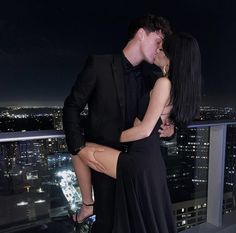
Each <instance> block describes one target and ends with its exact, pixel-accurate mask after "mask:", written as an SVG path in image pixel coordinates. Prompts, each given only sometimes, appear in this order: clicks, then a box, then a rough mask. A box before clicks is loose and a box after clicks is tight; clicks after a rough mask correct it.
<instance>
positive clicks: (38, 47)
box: [0, 0, 236, 107]
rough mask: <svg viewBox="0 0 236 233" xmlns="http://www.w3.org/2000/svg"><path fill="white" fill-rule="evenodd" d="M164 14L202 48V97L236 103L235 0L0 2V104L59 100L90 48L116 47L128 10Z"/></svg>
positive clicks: (101, 50)
mask: <svg viewBox="0 0 236 233" xmlns="http://www.w3.org/2000/svg"><path fill="white" fill-rule="evenodd" d="M147 12H150V13H154V14H157V15H160V16H164V17H166V18H167V19H168V20H169V21H170V23H171V26H172V29H173V31H186V32H189V33H191V34H192V35H194V36H195V37H196V38H197V39H198V41H199V45H200V48H201V53H202V68H203V93H204V98H203V104H211V105H218V104H223V105H224V106H226V105H231V106H233V107H236V101H235V100H236V76H235V67H236V45H235V44H236V13H235V12H236V5H235V3H234V1H233V0H232V1H227V0H225V1H209V0H208V1H207V0H205V1H202V0H199V1H193V0H192V1H191V0H183V1H181V0H178V1H169V0H163V1H157V0H156V1H147V0H146V1H140V2H139V1H129V2H128V3H127V2H125V1H107V2H102V1H96V2H95V1H94V2H92V1H79V0H78V1H72V0H71V1H70V0H67V1H65V0H64V1H60V0H57V1H50V0H16V1H11V0H7V1H1V2H0V81H1V82H0V106H7V105H19V106H22V105H41V106H42V105H44V106H45V105H47V106H48V105H62V104H63V100H64V99H65V97H66V96H67V95H68V93H69V91H70V88H71V86H72V84H73V83H74V81H75V79H76V75H77V73H78V72H79V71H80V70H81V68H82V66H83V64H84V61H85V59H86V58H87V56H88V55H89V54H105V53H111V52H119V51H121V49H122V48H123V47H124V45H125V44H126V32H127V26H128V23H129V21H130V19H132V18H133V17H136V16H139V15H143V14H146V13H147Z"/></svg>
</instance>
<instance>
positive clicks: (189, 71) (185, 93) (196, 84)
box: [163, 33, 201, 125]
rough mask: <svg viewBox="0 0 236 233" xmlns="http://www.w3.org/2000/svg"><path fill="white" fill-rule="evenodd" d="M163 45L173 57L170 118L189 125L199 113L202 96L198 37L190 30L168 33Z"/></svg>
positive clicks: (166, 52)
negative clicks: (188, 32) (193, 35)
mask: <svg viewBox="0 0 236 233" xmlns="http://www.w3.org/2000/svg"><path fill="white" fill-rule="evenodd" d="M163 49H164V52H165V54H166V56H167V57H168V58H169V59H170V68H169V79H170V81H171V84H172V85H171V94H170V101H171V103H172V105H173V108H172V110H171V113H170V119H171V120H172V121H173V122H174V123H175V124H176V125H183V124H184V125H186V123H188V122H190V121H192V120H193V119H194V118H195V117H196V116H197V115H198V114H199V105H200V99H201V98H200V97H201V54H200V49H199V46H198V43H197V40H196V39H195V38H194V37H192V36H191V35H189V34H187V33H177V34H172V35H171V36H169V37H168V38H167V39H166V40H165V42H164V44H163Z"/></svg>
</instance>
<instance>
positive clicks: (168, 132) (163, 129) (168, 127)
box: [158, 121, 175, 138]
mask: <svg viewBox="0 0 236 233" xmlns="http://www.w3.org/2000/svg"><path fill="white" fill-rule="evenodd" d="M158 132H159V133H160V137H162V138H167V137H171V136H172V135H173V134H174V133H175V126H174V125H173V124H170V123H169V121H165V122H164V124H162V125H161V126H160V129H159V131H158Z"/></svg>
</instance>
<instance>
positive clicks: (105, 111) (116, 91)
mask: <svg viewBox="0 0 236 233" xmlns="http://www.w3.org/2000/svg"><path fill="white" fill-rule="evenodd" d="M143 82H144V81H143V78H142V75H141V68H140V67H139V66H137V67H133V66H132V65H131V64H130V63H129V61H128V60H127V59H126V58H125V57H124V55H123V54H119V55H99V56H91V57H90V58H89V59H88V60H87V63H86V65H85V67H84V69H83V70H82V72H81V73H80V74H79V76H78V78H77V80H76V82H75V84H74V86H73V88H72V90H71V93H70V95H69V96H68V97H67V98H66V100H65V103H64V108H63V126H64V131H65V135H66V141H67V146H68V150H69V152H70V153H72V154H76V153H75V152H76V151H77V150H78V148H80V147H81V146H83V145H84V143H85V141H89V142H95V143H98V144H102V145H106V146H110V147H113V148H116V149H119V150H122V149H123V148H126V146H123V145H121V144H120V142H119V138H120V135H121V132H122V131H123V130H125V129H127V128H129V127H131V126H132V125H133V121H134V119H135V117H136V116H137V102H138V99H139V98H140V97H141V96H142V94H143V93H144V92H145V87H144V83H143ZM86 104H88V116H87V119H86V123H85V125H83V124H82V120H81V117H80V113H81V112H82V111H83V109H84V107H85V105H86ZM83 130H84V134H83ZM92 183H93V188H94V195H95V208H94V209H95V214H96V221H95V223H94V225H93V229H92V232H93V233H101V232H102V233H111V232H112V227H113V220H114V219H113V218H114V203H115V190H116V187H115V180H114V179H113V178H111V177H108V176H106V175H104V174H102V173H98V172H96V171H93V170H92Z"/></svg>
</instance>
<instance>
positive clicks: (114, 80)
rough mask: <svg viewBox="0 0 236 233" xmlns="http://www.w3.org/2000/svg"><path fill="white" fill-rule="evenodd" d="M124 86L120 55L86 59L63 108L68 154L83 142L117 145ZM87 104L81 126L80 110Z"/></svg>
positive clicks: (123, 107) (121, 123)
mask: <svg viewBox="0 0 236 233" xmlns="http://www.w3.org/2000/svg"><path fill="white" fill-rule="evenodd" d="M124 85H125V84H124V77H123V64H122V57H121V54H120V55H96V56H91V57H89V58H88V60H87V62H86V65H85V67H84V69H83V70H82V72H81V73H80V74H79V75H78V78H77V80H76V82H75V84H74V86H73V87H72V90H71V93H70V95H69V96H68V97H67V98H66V100H65V103H64V108H63V126H64V131H65V135H66V141H67V145H68V150H69V152H70V153H73V152H74V151H75V150H76V149H78V148H79V147H81V146H82V145H84V143H85V141H91V142H96V143H100V144H104V145H108V146H112V147H118V146H119V144H120V143H119V138H120V134H121V132H122V130H123V128H124V117H125V87H124ZM86 104H88V116H87V119H86V124H85V126H83V125H82V121H81V116H80V113H81V112H82V111H83V109H84V107H85V105H86ZM83 128H84V130H85V134H83V130H82V129H83Z"/></svg>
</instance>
